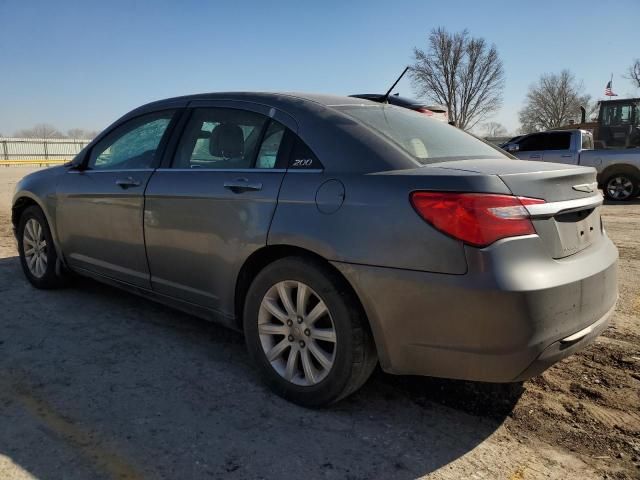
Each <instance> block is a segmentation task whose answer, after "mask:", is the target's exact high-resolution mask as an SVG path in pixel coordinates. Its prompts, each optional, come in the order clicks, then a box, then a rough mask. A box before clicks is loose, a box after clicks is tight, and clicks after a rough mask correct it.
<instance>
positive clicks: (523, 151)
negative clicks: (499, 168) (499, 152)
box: [514, 133, 546, 161]
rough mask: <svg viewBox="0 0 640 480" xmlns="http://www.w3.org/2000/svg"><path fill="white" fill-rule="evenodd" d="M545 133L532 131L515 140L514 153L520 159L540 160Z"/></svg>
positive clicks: (542, 153)
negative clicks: (515, 148) (515, 150)
mask: <svg viewBox="0 0 640 480" xmlns="http://www.w3.org/2000/svg"><path fill="white" fill-rule="evenodd" d="M545 135H546V133H532V134H531V135H527V136H525V137H522V138H521V139H520V140H518V141H517V144H518V147H519V148H518V151H517V152H516V153H514V155H515V156H516V157H518V158H519V159H521V160H537V161H542V157H543V155H544V142H545Z"/></svg>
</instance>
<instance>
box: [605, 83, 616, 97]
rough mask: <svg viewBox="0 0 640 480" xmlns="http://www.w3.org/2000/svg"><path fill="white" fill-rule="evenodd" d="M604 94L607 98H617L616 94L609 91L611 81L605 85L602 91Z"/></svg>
mask: <svg viewBox="0 0 640 480" xmlns="http://www.w3.org/2000/svg"><path fill="white" fill-rule="evenodd" d="M604 94H605V95H606V96H607V97H617V96H618V94H617V93H613V90H611V80H609V82H608V83H607V86H606V87H605V89H604Z"/></svg>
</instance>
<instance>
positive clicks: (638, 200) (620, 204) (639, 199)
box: [604, 197, 640, 207]
mask: <svg viewBox="0 0 640 480" xmlns="http://www.w3.org/2000/svg"><path fill="white" fill-rule="evenodd" d="M604 204H605V205H610V206H612V207H624V206H625V205H640V197H636V198H633V199H631V200H625V201H623V202H616V201H614V200H609V199H607V198H605V199H604Z"/></svg>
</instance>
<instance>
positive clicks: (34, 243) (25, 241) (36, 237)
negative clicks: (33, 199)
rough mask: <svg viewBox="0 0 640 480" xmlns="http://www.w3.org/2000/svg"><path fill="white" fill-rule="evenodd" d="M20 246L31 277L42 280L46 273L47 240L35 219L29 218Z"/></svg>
mask: <svg viewBox="0 0 640 480" xmlns="http://www.w3.org/2000/svg"><path fill="white" fill-rule="evenodd" d="M22 246H23V249H24V258H25V260H26V263H27V267H28V268H29V271H30V272H31V275H33V276H34V277H36V278H42V277H43V276H44V274H45V273H46V272H47V262H48V259H47V239H46V238H45V236H44V229H43V228H42V225H40V222H38V220H36V219H35V218H30V219H29V220H28V221H27V223H26V224H25V226H24V233H23V235H22Z"/></svg>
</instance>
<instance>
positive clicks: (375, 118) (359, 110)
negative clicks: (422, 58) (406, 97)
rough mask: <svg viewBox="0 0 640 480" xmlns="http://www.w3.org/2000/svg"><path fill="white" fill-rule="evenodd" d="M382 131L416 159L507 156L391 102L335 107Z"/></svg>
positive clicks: (433, 159)
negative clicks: (390, 103) (387, 103)
mask: <svg viewBox="0 0 640 480" xmlns="http://www.w3.org/2000/svg"><path fill="white" fill-rule="evenodd" d="M335 108H336V109H338V110H340V111H341V112H343V113H345V114H347V115H349V116H351V117H353V118H354V119H356V120H358V121H359V122H361V123H363V124H365V125H366V126H368V127H370V128H372V129H373V130H375V131H376V132H378V133H380V134H382V135H383V136H384V137H385V138H387V139H388V140H391V141H392V142H393V143H395V144H396V145H398V146H399V147H400V148H402V149H403V150H404V151H405V152H407V153H408V154H410V155H411V156H412V157H413V158H415V159H416V160H417V161H418V162H420V163H423V164H427V163H437V162H444V161H447V160H467V159H485V158H509V157H508V156H507V155H505V154H504V153H503V152H502V151H500V150H499V149H497V148H495V147H493V146H492V145H488V144H486V143H484V142H483V141H481V140H478V139H477V138H475V137H473V136H471V135H468V134H467V133H465V132H464V131H462V130H460V129H458V128H455V127H452V126H451V125H447V124H446V123H443V122H440V121H438V120H433V119H431V118H429V117H427V116H426V115H423V114H422V113H418V112H414V111H413V110H408V109H406V108H401V107H395V106H393V105H371V106H369V105H341V106H337V107H335Z"/></svg>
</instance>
